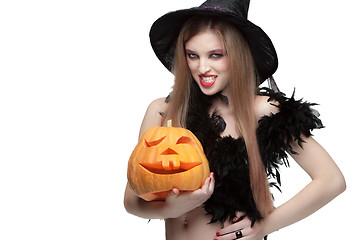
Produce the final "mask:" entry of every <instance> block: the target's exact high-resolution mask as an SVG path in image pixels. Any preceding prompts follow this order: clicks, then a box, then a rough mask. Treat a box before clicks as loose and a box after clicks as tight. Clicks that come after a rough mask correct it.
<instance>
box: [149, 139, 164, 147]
mask: <svg viewBox="0 0 360 240" xmlns="http://www.w3.org/2000/svg"><path fill="white" fill-rule="evenodd" d="M164 139H165V136H164V137H162V138H160V139H158V140H155V141H151V142H148V141H146V139H144V145H145V147H153V146H156V145H159V144H160V143H161V142H162V141H163V140H164Z"/></svg>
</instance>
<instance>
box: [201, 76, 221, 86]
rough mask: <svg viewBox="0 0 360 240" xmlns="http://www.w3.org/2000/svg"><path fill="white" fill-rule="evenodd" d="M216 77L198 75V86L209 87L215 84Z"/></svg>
mask: <svg viewBox="0 0 360 240" xmlns="http://www.w3.org/2000/svg"><path fill="white" fill-rule="evenodd" d="M217 77H218V76H216V75H199V80H200V84H201V85H203V86H204V87H210V86H212V85H213V84H214V83H215V81H216V79H217Z"/></svg>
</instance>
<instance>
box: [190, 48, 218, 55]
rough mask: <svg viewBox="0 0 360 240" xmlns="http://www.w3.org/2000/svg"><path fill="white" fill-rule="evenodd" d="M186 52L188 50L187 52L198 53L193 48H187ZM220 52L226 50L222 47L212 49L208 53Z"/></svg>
mask: <svg viewBox="0 0 360 240" xmlns="http://www.w3.org/2000/svg"><path fill="white" fill-rule="evenodd" d="M185 52H187V53H196V51H193V50H191V49H185ZM218 52H222V53H224V52H225V50H224V49H222V48H219V49H214V50H211V51H209V52H208V53H209V54H211V53H218Z"/></svg>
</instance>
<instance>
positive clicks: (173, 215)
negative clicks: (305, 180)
mask: <svg viewBox="0 0 360 240" xmlns="http://www.w3.org/2000/svg"><path fill="white" fill-rule="evenodd" d="M248 6H249V1H246V0H238V1H220V0H218V1H216V0H209V1H206V2H205V3H203V4H202V5H201V6H200V7H198V8H191V9H187V10H180V11H176V12H172V13H169V14H166V15H164V16H162V17H161V18H159V19H158V20H157V21H156V22H155V23H154V25H153V26H152V29H151V32H150V39H151V43H152V47H153V49H154V51H155V53H156V55H157V56H158V58H159V59H160V61H161V62H162V63H163V64H164V65H165V66H166V67H167V68H168V69H169V70H171V71H172V72H173V74H174V76H175V84H174V88H173V91H172V92H171V94H170V95H169V97H168V98H161V99H157V100H155V101H153V102H152V103H151V104H150V106H149V108H148V110H147V112H146V114H145V117H144V120H143V123H142V126H141V129H140V135H142V134H143V133H144V132H145V131H146V130H147V129H149V128H150V127H152V126H162V125H164V123H165V122H166V120H167V119H172V120H173V122H174V124H175V125H177V126H181V127H186V128H188V129H190V130H191V131H192V132H193V133H194V134H195V135H196V136H197V137H198V138H199V140H200V142H201V143H202V145H203V147H204V151H205V154H206V156H207V158H208V160H209V164H210V169H211V171H212V173H211V174H210V176H209V177H208V178H207V180H206V181H205V183H204V185H203V187H202V188H201V189H199V190H196V191H194V192H191V193H184V194H180V193H179V190H177V189H173V190H172V191H171V192H170V193H169V194H168V196H167V198H166V200H165V201H163V202H160V201H154V202H146V201H144V200H142V199H140V198H138V197H137V196H136V195H135V194H134V193H133V191H132V190H131V189H130V188H129V186H127V188H126V190H125V199H124V204H125V207H126V209H127V211H128V212H129V213H132V214H134V215H137V216H139V217H143V218H148V219H153V218H159V219H165V226H166V238H167V239H171V240H178V239H187V240H188V239H190V240H191V239H199V240H202V239H204V240H208V239H219V240H220V239H237V238H244V239H262V238H264V237H266V236H267V235H268V234H270V233H272V232H273V231H276V230H278V229H280V228H283V227H286V226H288V225H290V224H292V223H295V222H297V221H299V220H301V219H303V218H305V217H307V216H309V215H310V214H312V213H313V212H315V211H316V210H318V209H319V208H321V207H322V206H324V205H325V204H326V203H328V202H329V201H331V200H332V199H333V198H335V197H336V196H337V195H338V194H340V193H341V192H343V191H344V190H345V181H344V178H343V175H342V173H341V171H340V170H339V169H338V167H337V166H336V164H335V163H334V161H333V160H332V159H331V157H330V156H329V155H328V153H327V152H326V151H325V150H324V149H323V148H322V147H321V146H320V145H319V144H318V143H317V142H316V141H315V140H314V139H313V138H311V133H310V131H311V130H313V129H314V128H321V127H322V124H321V121H320V120H319V119H318V118H317V114H316V112H315V111H314V110H312V109H311V105H313V104H310V103H307V102H301V101H296V100H295V99H294V98H293V97H291V98H286V97H285V96H284V95H283V94H282V93H280V92H276V91H273V90H270V89H265V90H260V89H259V88H258V86H259V84H261V83H262V82H263V81H264V80H265V79H268V78H271V76H272V74H273V73H274V72H275V71H276V69H277V56H276V52H275V49H274V47H273V45H272V43H271V40H270V39H269V38H268V36H267V35H266V34H265V33H264V32H263V31H262V30H261V29H260V28H259V27H257V26H256V25H254V24H253V23H251V22H250V21H248V20H247V11H248ZM285 150H287V151H288V152H289V154H291V156H292V157H293V158H294V159H295V160H296V162H297V163H298V164H299V165H300V166H301V167H302V168H303V169H304V170H305V171H306V172H307V173H308V174H309V176H310V177H311V178H312V181H311V183H309V184H308V185H307V186H306V187H305V188H304V189H303V190H302V191H300V192H299V193H298V194H297V195H295V196H294V197H293V198H292V199H290V200H289V201H288V202H286V203H284V204H283V205H281V206H279V207H278V208H276V209H274V208H273V205H272V197H271V194H270V191H269V182H268V177H269V178H270V177H273V178H275V180H276V181H277V183H278V184H279V183H280V174H279V172H278V167H279V165H280V164H282V163H285V164H287V155H286V152H285ZM270 185H272V186H277V184H276V183H271V184H270ZM277 187H278V186H277ZM209 223H210V224H209Z"/></svg>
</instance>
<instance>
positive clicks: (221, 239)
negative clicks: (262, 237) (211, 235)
mask: <svg viewBox="0 0 360 240" xmlns="http://www.w3.org/2000/svg"><path fill="white" fill-rule="evenodd" d="M244 236H245V235H244V234H243V231H242V230H236V231H235V232H231V233H228V234H225V235H222V236H219V235H217V237H216V238H215V239H216V240H230V239H231V240H232V239H242V238H243V237H244Z"/></svg>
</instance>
